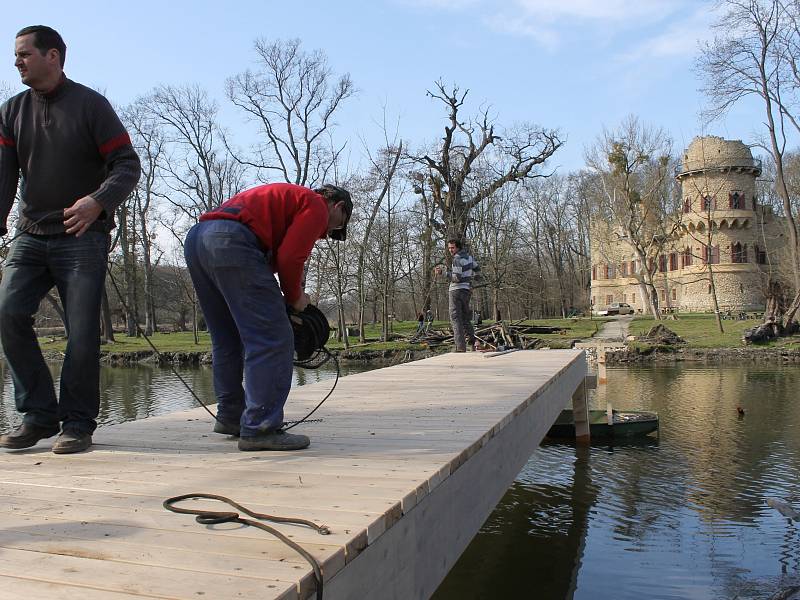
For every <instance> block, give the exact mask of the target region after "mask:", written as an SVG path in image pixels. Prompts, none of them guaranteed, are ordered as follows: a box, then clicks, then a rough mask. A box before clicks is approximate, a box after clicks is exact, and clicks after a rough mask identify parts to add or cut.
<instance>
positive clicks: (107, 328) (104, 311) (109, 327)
mask: <svg viewBox="0 0 800 600" xmlns="http://www.w3.org/2000/svg"><path fill="white" fill-rule="evenodd" d="M100 318H101V320H100V343H101V344H110V343H114V341H115V340H114V324H113V322H112V320H111V307H110V306H109V304H108V294H107V293H106V290H105V288H103V296H102V298H101V301H100Z"/></svg>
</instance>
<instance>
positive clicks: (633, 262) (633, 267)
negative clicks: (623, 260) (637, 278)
mask: <svg viewBox="0 0 800 600" xmlns="http://www.w3.org/2000/svg"><path fill="white" fill-rule="evenodd" d="M630 269H631V275H633V274H634V273H636V261H635V260H632V261H631V265H630Z"/></svg>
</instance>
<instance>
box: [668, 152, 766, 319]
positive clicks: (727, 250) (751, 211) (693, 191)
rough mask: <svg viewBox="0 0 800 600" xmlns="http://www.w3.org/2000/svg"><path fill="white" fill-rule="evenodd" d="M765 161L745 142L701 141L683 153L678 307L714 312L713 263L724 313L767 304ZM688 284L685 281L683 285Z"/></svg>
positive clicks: (679, 171) (678, 172)
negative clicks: (762, 223)
mask: <svg viewBox="0 0 800 600" xmlns="http://www.w3.org/2000/svg"><path fill="white" fill-rule="evenodd" d="M759 175H761V161H760V160H757V159H754V158H753V155H752V153H751V152H750V148H748V147H747V146H746V145H745V144H744V143H743V142H742V141H740V140H726V139H723V138H721V137H716V136H704V137H697V138H695V139H694V140H692V143H691V144H689V147H688V148H687V149H686V151H685V152H684V155H683V160H682V162H681V164H680V166H679V167H678V168H677V169H676V171H675V177H676V179H677V180H678V181H679V182H680V184H681V198H682V215H681V235H680V236H679V238H678V239H677V240H676V246H677V250H678V252H680V253H681V256H682V258H681V261H680V262H681V265H680V267H681V268H680V271H681V274H680V276H679V277H678V278H677V279H678V282H680V283H681V284H682V285H680V286H679V287H680V290H679V292H680V296H681V297H680V298H679V302H678V304H679V305H680V306H681V308H682V309H684V310H709V309H710V308H711V307H712V306H713V302H712V300H711V298H710V290H709V288H710V286H709V280H708V277H698V276H699V275H701V274H702V273H706V274H707V273H708V270H709V268H708V265H711V269H712V270H713V272H714V284H715V287H716V291H717V300H718V302H719V304H720V308H721V309H722V310H751V309H757V308H760V307H762V306H763V303H764V299H763V290H762V286H761V281H760V276H759V269H758V267H757V263H760V262H762V261H761V258H763V254H764V252H765V248H764V244H763V242H760V240H761V235H760V233H761V232H760V228H759V213H758V204H757V199H756V178H757V177H758V176H759ZM681 280H683V281H681Z"/></svg>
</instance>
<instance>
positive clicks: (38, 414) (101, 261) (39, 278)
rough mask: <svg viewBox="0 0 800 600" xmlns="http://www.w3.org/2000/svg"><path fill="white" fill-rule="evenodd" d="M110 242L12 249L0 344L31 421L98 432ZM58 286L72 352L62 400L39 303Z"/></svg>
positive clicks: (71, 240)
mask: <svg viewBox="0 0 800 600" xmlns="http://www.w3.org/2000/svg"><path fill="white" fill-rule="evenodd" d="M107 260H108V235H107V234H105V233H101V232H96V231H87V232H86V233H84V234H83V235H82V236H81V237H75V236H74V235H66V234H65V235H56V236H40V235H32V234H28V233H25V234H22V235H21V236H20V237H19V238H18V239H17V240H16V241H15V242H14V244H13V245H12V246H11V251H10V253H9V255H8V259H7V261H6V264H5V266H4V268H3V279H2V282H0V342H2V344H3V350H4V352H5V355H6V360H7V362H8V366H9V369H10V370H11V377H12V379H13V381H14V400H15V401H16V405H17V410H18V411H20V412H22V413H24V414H25V417H24V421H25V422H26V423H30V424H33V425H39V426H42V427H54V426H57V425H58V423H59V422H61V423H62V429H63V430H72V431H75V432H78V433H92V432H93V431H94V430H95V428H96V427H97V422H96V420H95V419H96V418H97V413H98V412H99V410H100V300H101V298H102V293H103V285H104V284H105V277H106V262H107ZM53 286H55V287H56V288H57V289H58V295H59V296H60V297H61V303H62V305H63V307H64V314H65V317H66V323H65V325H66V328H67V350H66V354H65V355H64V364H63V367H62V369H61V382H60V386H59V388H60V389H59V396H58V400H56V394H55V389H54V387H53V379H52V377H51V376H50V371H49V370H48V368H47V365H46V364H45V362H44V359H43V358H42V351H41V349H40V348H39V343H38V341H37V340H36V334H35V332H34V330H33V320H34V315H35V314H36V311H37V310H38V308H39V303H40V302H41V301H42V298H44V296H45V294H47V292H49V291H50V289H52V287H53Z"/></svg>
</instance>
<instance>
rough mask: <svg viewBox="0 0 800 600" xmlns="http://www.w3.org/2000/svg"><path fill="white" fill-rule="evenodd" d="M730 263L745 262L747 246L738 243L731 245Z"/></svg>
mask: <svg viewBox="0 0 800 600" xmlns="http://www.w3.org/2000/svg"><path fill="white" fill-rule="evenodd" d="M731 262H732V263H746V262H747V244H741V243H739V242H736V243H735V244H731Z"/></svg>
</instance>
